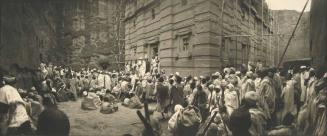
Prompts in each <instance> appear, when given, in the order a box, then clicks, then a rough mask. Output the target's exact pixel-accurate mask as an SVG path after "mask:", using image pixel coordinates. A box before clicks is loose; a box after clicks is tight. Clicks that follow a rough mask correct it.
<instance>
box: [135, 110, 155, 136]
mask: <svg viewBox="0 0 327 136" xmlns="http://www.w3.org/2000/svg"><path fill="white" fill-rule="evenodd" d="M136 114H137V115H138V116H139V118H140V120H141V121H142V123H143V125H144V127H145V133H146V135H148V136H154V132H153V129H152V127H151V125H150V124H149V122H148V120H147V119H146V118H145V117H144V116H143V115H142V113H141V111H140V110H137V111H136Z"/></svg>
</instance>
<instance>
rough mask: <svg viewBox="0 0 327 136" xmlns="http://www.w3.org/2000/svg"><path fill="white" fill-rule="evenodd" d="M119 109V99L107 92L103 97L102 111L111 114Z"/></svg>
mask: <svg viewBox="0 0 327 136" xmlns="http://www.w3.org/2000/svg"><path fill="white" fill-rule="evenodd" d="M116 111H118V100H117V99H116V98H115V97H114V96H113V95H111V94H106V95H105V96H104V97H103V103H102V105H101V109H100V112H101V113H103V114H111V113H114V112H116Z"/></svg>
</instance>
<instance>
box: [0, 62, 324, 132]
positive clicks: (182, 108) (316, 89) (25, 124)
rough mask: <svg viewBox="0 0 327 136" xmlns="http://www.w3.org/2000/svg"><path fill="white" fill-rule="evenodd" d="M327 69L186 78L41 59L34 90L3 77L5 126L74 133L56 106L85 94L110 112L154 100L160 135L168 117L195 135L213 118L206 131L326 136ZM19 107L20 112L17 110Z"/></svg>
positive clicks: (230, 71)
mask: <svg viewBox="0 0 327 136" xmlns="http://www.w3.org/2000/svg"><path fill="white" fill-rule="evenodd" d="M326 70H327V68H326V67H317V68H312V67H307V66H301V67H293V68H290V69H286V70H285V69H277V68H265V67H260V68H256V67H255V66H253V67H250V68H247V67H246V66H243V67H240V68H234V67H225V68H224V69H222V70H221V71H219V72H215V73H212V74H210V75H204V76H191V75H189V76H186V77H182V75H181V74H180V73H179V72H176V73H174V74H170V75H167V74H166V73H164V72H159V73H158V72H157V73H155V74H153V73H150V72H148V73H146V74H139V73H138V72H135V71H124V72H115V71H113V72H105V71H100V70H97V69H82V70H81V71H78V72H77V71H73V70H71V69H70V68H65V67H60V66H59V67H56V66H52V65H45V64H41V65H40V68H39V69H38V71H37V72H36V74H35V75H36V76H35V78H34V79H33V81H34V82H35V83H34V87H32V88H31V89H30V90H28V91H24V90H22V89H18V90H16V89H15V88H14V85H13V83H12V82H11V81H10V78H3V79H4V82H2V83H3V84H2V86H1V89H0V93H1V94H0V102H1V103H0V104H1V105H5V106H1V109H0V110H1V133H2V134H20V133H25V134H30V133H34V134H35V133H36V134H44V135H47V134H46V132H53V133H54V134H57V133H55V132H58V131H57V130H56V129H62V131H60V133H61V132H62V134H60V135H65V134H68V133H69V121H68V118H67V116H66V115H65V114H64V113H63V112H61V111H60V110H58V109H57V106H56V105H57V103H58V102H61V101H69V100H72V101H76V100H77V99H78V98H79V97H82V102H81V106H82V108H83V109H86V110H95V109H100V112H101V113H104V114H109V113H113V112H115V111H117V110H118V106H117V103H118V102H121V103H122V105H125V106H127V107H129V108H142V105H143V102H145V101H147V102H155V103H156V106H155V109H149V110H150V112H151V113H150V114H151V119H150V125H151V126H152V129H153V131H154V132H155V135H163V134H162V130H161V129H162V127H161V126H160V125H161V124H160V120H165V119H167V120H168V128H166V129H168V130H169V131H170V132H171V134H172V135H174V136H194V135H196V134H197V133H199V130H200V128H202V127H203V126H205V124H206V122H207V121H208V120H209V119H213V121H212V123H211V124H210V126H209V128H208V130H207V131H206V132H205V135H206V136H217V135H218V136H220V135H226V136H227V135H233V136H248V135H254V136H257V135H268V136H270V135H289V136H295V135H317V136H325V135H327V131H326V129H325V128H326V127H327V123H326V122H327V118H326V115H327V114H326V113H327V110H326V104H327V74H326V72H327V71H326ZM13 112H17V113H19V114H15V116H13V114H12V113H13ZM52 114H54V115H52ZM49 115H51V116H54V117H53V118H50V117H49ZM214 115H215V116H214ZM16 116H17V117H16ZM18 116H19V117H18ZM30 117H31V118H30ZM44 119H46V121H44ZM47 119H48V120H47ZM56 121H58V122H57V123H58V124H61V123H62V124H61V127H60V128H57V127H52V126H51V125H55V123H46V124H48V125H44V124H43V125H41V124H42V123H41V122H43V123H45V122H56ZM35 122H36V123H35ZM146 132H147V131H146ZM64 133H65V134H64ZM48 134H49V133H48ZM57 135H59V134H57ZM144 135H147V133H144Z"/></svg>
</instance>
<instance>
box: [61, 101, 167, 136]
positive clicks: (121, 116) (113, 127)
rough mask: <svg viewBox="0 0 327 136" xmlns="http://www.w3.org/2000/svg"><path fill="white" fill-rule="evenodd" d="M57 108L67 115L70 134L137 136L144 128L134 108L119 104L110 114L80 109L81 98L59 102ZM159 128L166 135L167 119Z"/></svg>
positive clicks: (72, 135) (82, 135)
mask: <svg viewBox="0 0 327 136" xmlns="http://www.w3.org/2000/svg"><path fill="white" fill-rule="evenodd" d="M150 106H154V105H153V104H151V105H150ZM59 109H60V110H62V111H64V112H65V113H66V114H67V115H68V117H69V120H70V126H71V128H70V135H71V136H122V135H124V134H131V135H133V136H139V135H140V134H141V132H142V130H143V128H144V126H143V124H142V123H141V121H140V120H139V118H138V116H137V114H136V109H129V108H126V107H124V106H121V105H119V110H118V111H117V112H115V113H112V114H102V113H100V112H99V110H93V111H85V110H82V109H81V100H78V101H76V102H72V101H70V102H63V103H59ZM141 111H143V109H141ZM161 128H162V130H163V134H162V135H163V136H168V135H169V133H168V132H167V120H166V121H162V122H161Z"/></svg>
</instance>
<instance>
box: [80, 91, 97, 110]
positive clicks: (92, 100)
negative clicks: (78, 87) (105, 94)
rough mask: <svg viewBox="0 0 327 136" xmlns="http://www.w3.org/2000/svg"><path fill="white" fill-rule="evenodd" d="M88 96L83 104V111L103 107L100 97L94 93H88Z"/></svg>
mask: <svg viewBox="0 0 327 136" xmlns="http://www.w3.org/2000/svg"><path fill="white" fill-rule="evenodd" d="M86 95H87V96H86V97H85V98H84V99H83V101H82V104H81V107H82V109H83V110H96V109H98V108H99V107H100V106H101V100H100V97H99V96H98V95H96V94H95V93H93V92H88V93H87V94H86Z"/></svg>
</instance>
